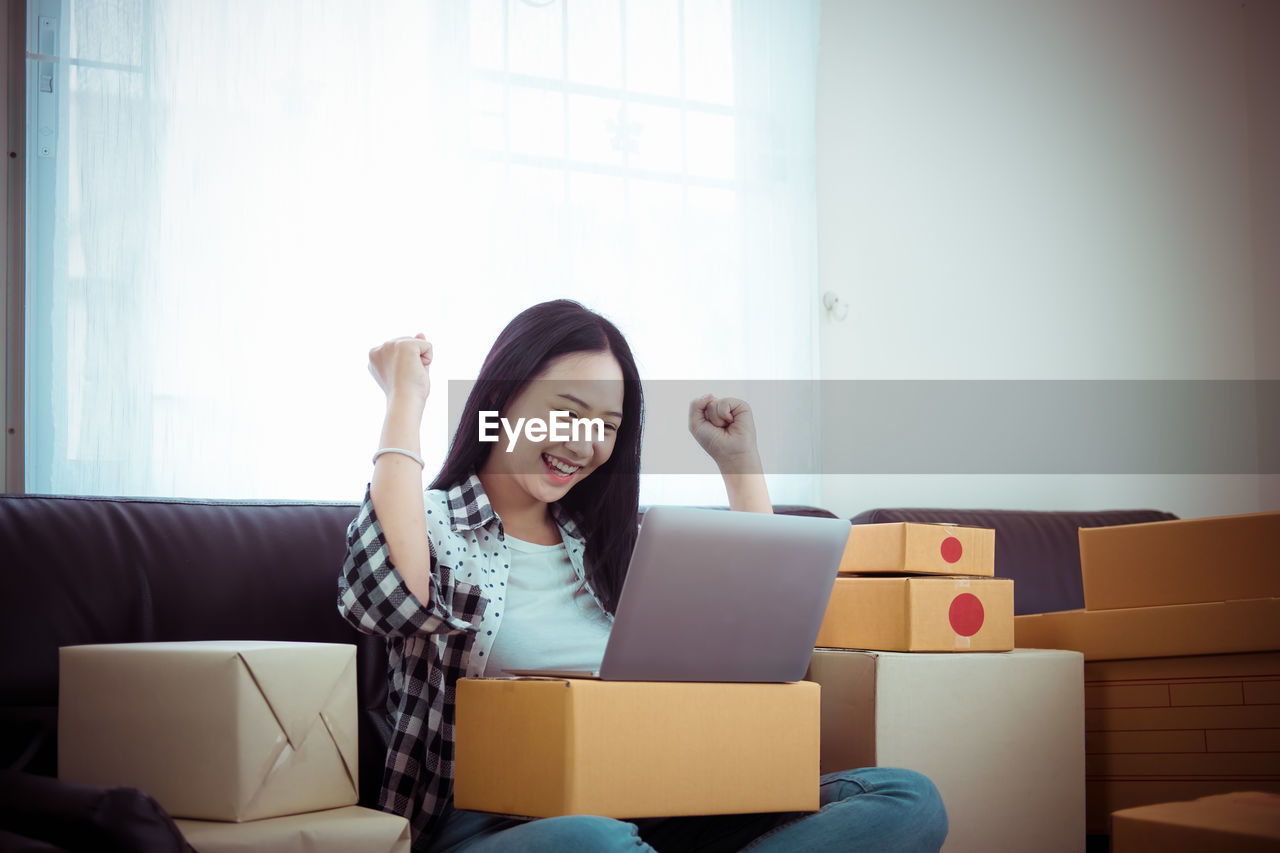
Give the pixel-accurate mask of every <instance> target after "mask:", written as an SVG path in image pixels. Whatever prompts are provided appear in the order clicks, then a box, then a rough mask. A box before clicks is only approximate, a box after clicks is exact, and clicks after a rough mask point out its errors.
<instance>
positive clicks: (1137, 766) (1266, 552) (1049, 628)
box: [1015, 513, 1280, 833]
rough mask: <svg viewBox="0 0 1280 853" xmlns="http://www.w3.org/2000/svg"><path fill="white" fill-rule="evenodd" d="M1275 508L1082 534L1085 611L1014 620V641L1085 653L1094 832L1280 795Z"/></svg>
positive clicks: (1279, 536) (1278, 527)
mask: <svg viewBox="0 0 1280 853" xmlns="http://www.w3.org/2000/svg"><path fill="white" fill-rule="evenodd" d="M1277 543H1280V513H1259V514H1252V515H1245V516H1226V517H1221V518H1205V519H1191V520H1185V521H1164V522H1155V523H1151V524H1136V525H1126V526H1122V527H1107V528H1093V529H1082V530H1081V531H1080V558H1081V568H1082V572H1083V578H1084V588H1085V609H1084V610H1075V611H1069V612H1064V613H1047V614H1039V615H1033V616H1019V617H1017V619H1016V620H1015V630H1016V638H1017V643H1018V646H1020V647H1040V648H1062V649H1076V650H1079V651H1081V652H1082V653H1083V654H1084V656H1085V660H1086V663H1085V676H1084V677H1085V702H1086V712H1085V714H1086V729H1087V731H1086V741H1085V743H1086V753H1087V754H1086V766H1087V768H1088V775H1087V778H1086V785H1087V824H1088V829H1089V832H1090V833H1106V832H1108V831H1110V827H1109V815H1110V813H1111V812H1113V811H1115V810H1116V809H1125V808H1131V807H1135V806H1143V805H1149V804H1154V803H1162V802H1167V801H1170V800H1185V799H1188V798H1194V797H1204V796H1208V795H1212V794H1222V793H1227V792H1231V791H1242V790H1257V791H1280V740H1277V734H1278V733H1280V654H1276V652H1277V651H1280V571H1278V570H1277V569H1278V568H1280V560H1278V559H1277V557H1276V550H1275V549H1276V547H1277Z"/></svg>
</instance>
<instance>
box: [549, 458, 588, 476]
mask: <svg viewBox="0 0 1280 853" xmlns="http://www.w3.org/2000/svg"><path fill="white" fill-rule="evenodd" d="M542 458H543V459H545V460H546V462H547V464H548V465H550V466H551V467H552V468H553V469H555V470H556V471H559V472H560V473H561V474H572V473H573V472H574V471H577V470H578V469H579V468H581V467H582V466H581V465H568V464H565V463H564V462H561V461H560V460H559V459H556V458H555V457H552V456H548V455H546V454H545V453H544V454H542Z"/></svg>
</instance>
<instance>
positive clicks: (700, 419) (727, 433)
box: [689, 394, 760, 474]
mask: <svg viewBox="0 0 1280 853" xmlns="http://www.w3.org/2000/svg"><path fill="white" fill-rule="evenodd" d="M689 432H691V433H693V437H694V438H695V439H697V442H698V444H699V445H700V446H701V447H702V449H703V450H705V451H707V453H708V455H710V456H711V458H712V459H714V460H715V463H716V465H718V466H719V467H720V470H721V471H723V472H724V473H726V474H728V473H741V472H738V471H737V470H736V469H739V468H741V469H742V472H746V471H748V470H752V469H755V468H757V467H758V466H759V459H760V453H759V450H758V449H757V448H756V422H755V419H754V418H753V417H752V415H751V406H750V405H748V404H747V401H746V400H740V399H738V398H737V397H716V396H715V395H714V394H703V395H702V396H701V397H699V398H697V399H696V400H694V401H693V402H692V403H690V404H689Z"/></svg>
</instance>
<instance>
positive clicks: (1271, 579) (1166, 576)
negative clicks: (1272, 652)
mask: <svg viewBox="0 0 1280 853" xmlns="http://www.w3.org/2000/svg"><path fill="white" fill-rule="evenodd" d="M1278 543H1280V512H1262V513H1254V514H1252V515H1228V516H1220V517H1216V518H1192V519H1184V520H1180V521H1155V522H1151V523H1148V524H1124V525H1120V526H1117V527H1092V528H1089V527H1084V528H1081V529H1080V570H1081V573H1082V575H1083V577H1084V606H1085V609H1086V610H1110V609H1112V608H1117V607H1149V606H1155V605H1162V604H1194V603H1196V602H1202V601H1230V600H1232V599H1237V598H1280V570H1278V569H1280V555H1278V553H1277V547H1280V544H1278Z"/></svg>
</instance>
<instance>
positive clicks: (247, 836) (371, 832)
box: [175, 806, 412, 853]
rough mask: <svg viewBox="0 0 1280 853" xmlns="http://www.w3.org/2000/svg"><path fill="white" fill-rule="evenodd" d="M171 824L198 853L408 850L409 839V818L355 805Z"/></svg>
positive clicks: (402, 852) (387, 852)
mask: <svg viewBox="0 0 1280 853" xmlns="http://www.w3.org/2000/svg"><path fill="white" fill-rule="evenodd" d="M175 823H177V824H178V829H179V830H181V831H182V835H183V837H185V838H186V839H187V843H188V844H190V845H191V846H192V847H194V848H195V849H196V850H198V851H200V853H246V851H253V853H350V851H352V850H359V851H361V853H409V846H410V844H411V843H412V841H411V837H410V834H409V821H407V820H405V819H404V818H402V817H400V816H399V815H393V814H387V813H386V812H381V811H377V810H375V809H364V808H361V807H359V806H348V807H346V808H341V809H325V810H324V811H318V812H307V813H305V814H297V815H289V816H287V817H273V818H267V819H265V820H251V821H246V822H244V823H227V822H225V821H212V820H178V821H175Z"/></svg>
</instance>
